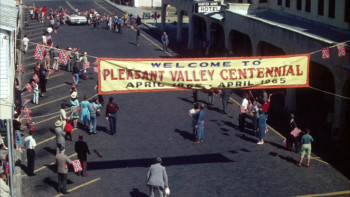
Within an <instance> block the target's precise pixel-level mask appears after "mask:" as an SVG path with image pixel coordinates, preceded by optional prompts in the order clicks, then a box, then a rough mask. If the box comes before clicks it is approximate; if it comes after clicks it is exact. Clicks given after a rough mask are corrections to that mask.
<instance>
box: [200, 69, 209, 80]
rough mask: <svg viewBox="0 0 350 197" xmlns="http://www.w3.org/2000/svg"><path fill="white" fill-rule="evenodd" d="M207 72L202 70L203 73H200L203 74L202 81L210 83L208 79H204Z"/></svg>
mask: <svg viewBox="0 0 350 197" xmlns="http://www.w3.org/2000/svg"><path fill="white" fill-rule="evenodd" d="M206 72H207V71H206V70H201V71H200V73H201V80H202V81H208V79H206V78H204V77H205V74H206Z"/></svg>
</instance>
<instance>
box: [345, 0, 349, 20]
mask: <svg viewBox="0 0 350 197" xmlns="http://www.w3.org/2000/svg"><path fill="white" fill-rule="evenodd" d="M344 9H345V15H344V21H345V22H348V23H350V1H345V8H344Z"/></svg>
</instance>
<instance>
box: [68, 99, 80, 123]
mask: <svg viewBox="0 0 350 197" xmlns="http://www.w3.org/2000/svg"><path fill="white" fill-rule="evenodd" d="M70 97H71V99H70V105H71V108H70V112H71V115H70V118H71V119H72V120H73V127H74V128H76V127H77V124H78V119H79V112H80V109H79V101H78V93H77V92H73V93H72V94H71V96H70Z"/></svg>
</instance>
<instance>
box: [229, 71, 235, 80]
mask: <svg viewBox="0 0 350 197" xmlns="http://www.w3.org/2000/svg"><path fill="white" fill-rule="evenodd" d="M229 71H230V80H235V79H237V77H236V69H230V70H229Z"/></svg>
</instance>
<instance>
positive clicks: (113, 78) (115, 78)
mask: <svg viewBox="0 0 350 197" xmlns="http://www.w3.org/2000/svg"><path fill="white" fill-rule="evenodd" d="M111 77H112V80H118V78H117V77H114V69H112V75H111Z"/></svg>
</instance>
